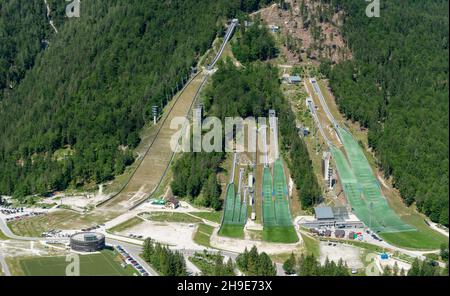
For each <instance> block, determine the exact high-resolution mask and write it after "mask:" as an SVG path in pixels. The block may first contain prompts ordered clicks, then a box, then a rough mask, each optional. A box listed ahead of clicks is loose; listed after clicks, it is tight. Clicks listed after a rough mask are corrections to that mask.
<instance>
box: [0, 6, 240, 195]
mask: <svg viewBox="0 0 450 296" xmlns="http://www.w3.org/2000/svg"><path fill="white" fill-rule="evenodd" d="M11 1H12V0H3V1H1V3H9V2H11ZM16 2H17V1H16ZM21 2H27V3H28V2H33V3H34V2H36V4H35V5H36V7H39V9H37V8H36V9H26V6H25V5H23V6H22V9H23V12H22V13H19V14H18V15H16V16H14V17H12V19H10V20H9V21H8V22H9V23H11V24H12V25H13V27H14V28H16V29H17V28H19V27H21V26H20V25H18V22H19V19H22V18H24V19H30V21H29V22H30V23H33V24H35V23H39V22H42V26H44V25H45V26H46V25H47V24H46V23H44V21H45V19H44V21H41V19H40V18H39V20H38V19H36V16H35V14H36V13H38V14H39V15H41V14H43V13H44V8H45V6H44V3H42V7H41V6H38V2H41V1H21ZM52 2H55V1H49V3H50V4H52ZM244 2H245V1H244ZM22 4H23V3H22ZM240 6H242V3H241V1H232V2H230V1H227V0H220V1H208V0H202V1H193V0H188V1H186V0H172V1H159V0H148V1H140V0H92V1H83V2H82V9H81V17H80V18H72V19H69V20H65V21H64V24H62V23H61V22H57V23H59V24H60V25H61V27H60V28H58V31H59V33H58V34H57V36H55V38H53V39H52V41H51V44H50V46H49V47H48V48H47V49H46V50H45V51H42V52H41V53H40V54H38V55H37V57H36V58H35V59H34V61H33V59H32V58H31V56H30V58H29V57H28V56H24V55H23V54H17V53H14V51H13V48H10V49H8V48H6V53H4V54H3V53H2V56H4V55H5V56H17V59H18V60H19V61H20V60H21V59H22V60H24V61H25V60H26V61H27V62H26V63H25V65H26V66H25V69H27V68H29V67H31V66H32V65H33V64H34V67H32V68H31V70H29V71H28V72H27V73H26V75H25V78H24V79H22V81H21V83H20V84H18V85H17V86H16V87H15V89H14V90H13V91H11V94H10V95H9V96H8V98H6V99H3V100H2V101H1V102H0V118H1V120H0V131H1V139H0V194H6V195H10V194H14V195H15V196H16V197H23V196H26V195H28V194H32V193H45V192H48V191H52V190H60V189H64V188H66V187H67V186H79V185H82V184H84V183H86V182H103V181H105V180H108V179H111V178H112V177H113V176H114V175H115V174H119V173H121V172H122V171H123V170H124V167H125V166H126V165H128V164H130V163H131V162H132V161H133V153H132V149H133V148H134V147H136V145H137V144H138V143H139V140H140V139H139V131H140V129H141V128H142V127H143V125H144V124H145V123H146V122H147V121H149V120H150V119H151V118H150V116H149V114H150V110H151V106H152V105H154V104H157V105H163V104H165V98H166V95H167V94H169V92H170V91H171V90H172V89H173V88H174V87H175V86H176V85H177V83H178V82H180V81H181V80H182V78H184V77H186V75H187V74H188V73H189V71H190V67H191V66H192V65H194V64H195V63H196V60H197V59H198V57H199V56H200V55H201V54H202V53H203V52H204V51H205V50H206V49H207V48H209V47H210V45H211V43H212V41H213V39H214V37H215V35H216V33H217V32H218V31H219V29H220V27H221V24H222V23H223V21H224V19H225V18H229V17H231V16H233V15H235V13H236V11H237V10H238V9H239V8H240ZM61 10H62V8H61V6H59V8H58V11H59V13H61ZM2 11H3V5H2ZM1 22H2V23H3V14H2V20H1ZM35 27H39V26H35ZM32 30H35V29H32ZM37 32H38V31H37ZM24 34H25V36H26V37H30V35H27V34H28V33H24ZM36 34H38V33H36ZM39 34H43V33H39ZM6 35H7V37H8V38H12V40H14V42H16V43H17V42H19V41H20V40H21V39H20V38H22V37H19V36H21V35H17V34H14V31H8V33H6ZM0 36H2V35H0ZM23 38H25V37H23ZM30 42H31V41H30ZM17 44H19V43H17ZM33 44H34V45H36V44H37V46H35V47H36V48H37V47H39V46H40V40H38V39H37V38H35V41H34V43H33ZM3 45H4V43H3V42H2V43H1V45H0V48H3ZM17 48H18V49H20V50H24V49H23V48H27V46H26V45H24V46H22V45H20V44H19V45H18V46H17ZM2 50H3V49H2ZM25 52H28V51H27V50H25ZM30 52H33V53H36V52H37V50H32V51H30ZM22 76H23V75H22ZM55 152H57V153H55Z"/></svg>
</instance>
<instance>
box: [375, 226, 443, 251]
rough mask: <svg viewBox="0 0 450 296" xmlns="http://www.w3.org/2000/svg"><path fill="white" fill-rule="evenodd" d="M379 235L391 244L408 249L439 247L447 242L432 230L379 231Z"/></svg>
mask: <svg viewBox="0 0 450 296" xmlns="http://www.w3.org/2000/svg"><path fill="white" fill-rule="evenodd" d="M380 236H381V237H382V238H383V239H385V240H386V241H387V242H389V243H392V244H393V245H396V246H399V247H403V248H409V249H424V250H428V249H439V247H440V246H441V244H443V243H446V244H448V238H447V237H445V236H443V235H440V234H438V233H437V232H434V233H433V232H432V231H407V232H395V233H380Z"/></svg>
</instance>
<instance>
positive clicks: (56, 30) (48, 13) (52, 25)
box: [44, 0, 58, 33]
mask: <svg viewBox="0 0 450 296" xmlns="http://www.w3.org/2000/svg"><path fill="white" fill-rule="evenodd" d="M44 3H45V6H46V7H47V19H48V22H49V24H50V26H51V27H52V28H53V30H54V31H55V33H58V29H56V27H55V24H54V23H53V20H52V16H51V15H50V12H51V9H50V5H48V2H47V0H44Z"/></svg>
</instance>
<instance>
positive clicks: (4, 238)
mask: <svg viewBox="0 0 450 296" xmlns="http://www.w3.org/2000/svg"><path fill="white" fill-rule="evenodd" d="M7 239H8V237H7V236H6V235H5V234H4V233H3V232H2V231H1V230H0V240H7Z"/></svg>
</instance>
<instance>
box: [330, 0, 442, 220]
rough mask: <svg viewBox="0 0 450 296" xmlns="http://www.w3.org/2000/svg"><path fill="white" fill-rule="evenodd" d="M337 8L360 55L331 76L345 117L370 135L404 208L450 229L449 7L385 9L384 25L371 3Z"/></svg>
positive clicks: (412, 4)
mask: <svg viewBox="0 0 450 296" xmlns="http://www.w3.org/2000/svg"><path fill="white" fill-rule="evenodd" d="M326 2H330V1H326ZM332 2H333V3H334V4H335V5H336V9H342V8H343V9H344V10H345V12H346V15H347V16H346V19H345V23H344V26H343V33H344V35H345V38H346V39H347V41H348V44H349V46H350V48H351V50H352V52H353V54H354V59H353V60H352V61H348V62H344V63H341V64H339V65H337V66H336V67H334V68H333V70H332V71H331V74H330V86H331V88H332V90H333V92H334V93H335V95H336V98H337V102H338V104H339V107H340V109H341V111H342V112H343V113H345V114H346V115H347V116H348V117H349V118H351V119H353V120H357V121H359V122H361V123H362V124H363V125H364V126H366V127H369V144H370V146H372V147H373V148H374V149H375V150H376V153H377V156H378V159H379V162H380V165H381V167H382V168H383V170H384V172H385V174H386V175H392V176H393V180H394V184H395V186H396V187H397V188H398V189H399V190H400V192H401V195H402V197H403V198H404V200H405V202H406V203H407V204H411V203H413V202H414V201H416V202H417V206H418V208H419V210H421V211H423V212H424V213H425V214H426V215H428V216H429V217H430V218H431V219H432V220H433V221H435V222H440V223H442V224H445V225H448V201H449V200H448V198H449V195H448V192H449V187H448V177H449V172H448V170H449V166H448V153H449V149H448V145H449V139H448V119H449V118H448V112H449V105H448V91H449V88H448V75H449V72H448V62H449V52H448V50H449V48H448V34H449V31H448V26H449V23H448V20H449V14H448V8H449V7H448V1H446V0H429V1H408V0H385V1H380V2H381V11H380V15H381V16H380V17H379V18H368V17H366V15H365V7H366V3H365V2H364V1H353V0H336V1H332Z"/></svg>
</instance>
